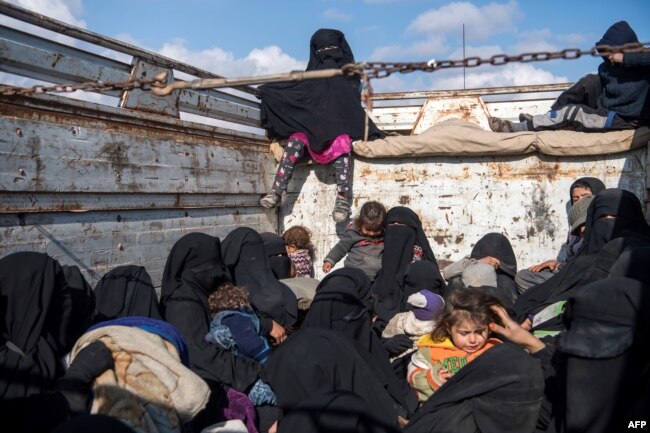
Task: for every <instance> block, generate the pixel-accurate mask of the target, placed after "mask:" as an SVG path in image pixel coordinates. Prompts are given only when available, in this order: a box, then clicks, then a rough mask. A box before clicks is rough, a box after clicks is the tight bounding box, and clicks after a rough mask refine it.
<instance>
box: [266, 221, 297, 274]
mask: <svg viewBox="0 0 650 433" xmlns="http://www.w3.org/2000/svg"><path fill="white" fill-rule="evenodd" d="M260 236H261V237H262V241H263V242H264V251H266V256H267V257H268V258H269V264H270V265H271V269H272V270H273V275H275V278H277V279H278V280H283V279H285V278H290V277H291V259H290V258H289V255H288V254H287V247H286V245H285V243H284V238H283V237H282V236H280V235H278V234H275V233H271V232H265V233H260Z"/></svg>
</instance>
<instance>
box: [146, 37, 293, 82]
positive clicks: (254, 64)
mask: <svg viewBox="0 0 650 433" xmlns="http://www.w3.org/2000/svg"><path fill="white" fill-rule="evenodd" d="M158 52H159V53H160V54H161V55H163V56H166V57H170V58H172V59H175V60H178V61H181V62H184V63H187V64H190V65H192V66H196V67H198V68H201V69H205V70H207V71H210V72H213V73H215V74H218V75H223V76H226V77H238V76H250V75H264V74H273V73H279V72H289V71H293V70H304V69H305V63H304V62H302V61H300V60H297V59H294V58H293V57H291V56H290V55H288V54H286V53H284V52H283V51H282V50H281V49H280V48H279V47H277V46H269V47H264V48H255V49H253V50H252V51H251V52H250V53H249V54H248V55H247V56H246V57H244V58H243V59H237V58H235V55H234V54H233V53H232V52H230V51H225V50H223V49H222V48H219V47H212V48H209V49H205V50H200V51H193V50H191V49H189V48H188V47H187V46H186V43H185V41H184V40H182V39H176V40H173V41H170V42H166V43H165V44H164V45H163V47H162V48H161V49H160V50H159V51H158Z"/></svg>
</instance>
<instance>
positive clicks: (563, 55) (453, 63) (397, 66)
mask: <svg viewBox="0 0 650 433" xmlns="http://www.w3.org/2000/svg"><path fill="white" fill-rule="evenodd" d="M648 45H650V42H645V43H643V44H639V43H630V44H625V45H621V46H610V45H601V46H598V47H594V48H591V49H590V50H581V49H579V48H567V49H564V50H561V51H535V52H530V53H522V54H516V55H512V56H510V55H507V54H497V55H494V56H492V57H488V58H481V57H467V58H465V59H462V60H440V61H436V60H429V61H428V62H417V63H394V62H364V63H357V64H354V65H345V66H344V67H343V72H344V74H345V75H348V76H354V75H362V76H363V75H367V76H368V77H369V78H386V77H388V76H389V75H391V74H393V73H400V74H408V73H411V72H414V71H422V72H435V71H439V70H441V69H449V68H475V67H477V66H481V65H488V64H489V65H493V66H501V65H505V64H508V63H514V62H520V63H529V62H540V61H547V60H555V59H565V60H574V59H579V58H580V57H582V56H594V57H601V56H606V55H607V54H610V53H616V52H622V53H626V54H627V53H638V52H650V48H648V47H647V46H648ZM346 67H347V68H346Z"/></svg>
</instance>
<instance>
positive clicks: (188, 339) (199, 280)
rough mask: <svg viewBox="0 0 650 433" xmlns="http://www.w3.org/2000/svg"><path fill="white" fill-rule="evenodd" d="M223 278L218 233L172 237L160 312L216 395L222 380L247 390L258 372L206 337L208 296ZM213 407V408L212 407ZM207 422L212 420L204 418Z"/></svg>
mask: <svg viewBox="0 0 650 433" xmlns="http://www.w3.org/2000/svg"><path fill="white" fill-rule="evenodd" d="M226 280H227V272H226V268H225V266H224V265H223V262H222V259H221V247H220V242H219V238H216V237H214V236H210V235H208V234H205V233H189V234H187V235H185V236H183V237H181V238H180V239H179V240H178V241H176V243H175V244H174V246H173V247H172V249H171V251H170V252H169V256H168V257H167V263H165V270H164V272H163V280H162V293H161V301H160V310H161V312H162V315H163V317H164V319H165V320H166V321H167V322H168V323H170V324H171V325H173V326H175V327H176V329H178V331H180V333H181V335H182V336H183V339H184V340H185V343H186V344H187V349H188V352H189V360H190V369H191V370H192V371H194V372H195V373H197V374H198V375H199V376H201V377H202V378H203V379H204V380H206V382H208V384H209V385H210V388H211V389H212V391H213V396H214V397H216V396H217V394H218V393H217V392H215V390H217V389H218V388H220V387H222V386H223V385H227V386H231V387H233V388H235V389H237V390H240V391H246V390H247V389H249V388H250V387H251V385H253V383H254V382H255V381H256V380H257V375H258V373H259V365H258V364H257V363H256V362H254V361H251V360H249V359H245V358H239V357H236V356H234V355H233V354H231V353H230V352H227V351H225V350H222V349H220V348H218V347H217V346H215V345H212V344H209V343H207V342H206V341H205V339H204V337H205V335H206V334H207V333H208V331H209V329H210V320H211V317H210V308H209V305H208V296H209V295H210V294H211V293H212V292H214V291H215V290H217V288H218V287H219V285H220V284H221V283H222V282H224V281H226ZM210 407H211V406H210V405H208V408H210ZM212 410H214V413H216V409H215V408H212ZM211 421H215V420H214V419H207V420H204V422H206V423H208V422H211Z"/></svg>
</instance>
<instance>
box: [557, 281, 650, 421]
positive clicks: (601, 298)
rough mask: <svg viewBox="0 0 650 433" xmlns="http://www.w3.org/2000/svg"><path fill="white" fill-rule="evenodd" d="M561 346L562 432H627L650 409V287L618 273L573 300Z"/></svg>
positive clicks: (566, 317)
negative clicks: (648, 350)
mask: <svg viewBox="0 0 650 433" xmlns="http://www.w3.org/2000/svg"><path fill="white" fill-rule="evenodd" d="M564 316H565V317H564V319H565V321H566V327H567V330H566V331H565V332H563V333H562V334H560V338H559V344H558V350H559V351H560V352H561V354H562V355H563V364H564V365H563V366H562V369H561V375H560V377H561V378H562V382H561V383H562V385H563V386H562V391H563V392H562V393H561V394H562V395H563V396H564V402H563V403H564V407H562V409H561V410H556V412H557V413H559V414H560V416H559V418H560V421H561V422H560V430H561V431H589V432H596V433H599V432H610V431H624V430H626V429H627V428H628V424H629V422H630V420H638V419H646V418H647V414H648V408H649V407H650V376H648V374H649V370H648V369H649V368H650V358H648V356H647V348H648V345H649V344H650V286H648V285H645V284H643V283H641V282H639V281H637V280H633V279H630V278H621V277H614V278H609V279H606V280H601V281H598V282H596V283H593V284H590V285H588V286H585V287H584V288H583V289H582V290H581V291H580V292H579V293H577V294H576V295H575V296H574V297H572V298H570V299H569V301H568V304H567V310H566V313H565V315H564Z"/></svg>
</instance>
